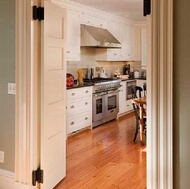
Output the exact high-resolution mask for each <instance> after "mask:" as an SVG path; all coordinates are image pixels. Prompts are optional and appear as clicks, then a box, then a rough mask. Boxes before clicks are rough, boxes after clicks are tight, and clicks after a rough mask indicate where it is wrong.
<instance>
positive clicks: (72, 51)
mask: <svg viewBox="0 0 190 189" xmlns="http://www.w3.org/2000/svg"><path fill="white" fill-rule="evenodd" d="M66 56H67V60H68V61H72V60H74V61H79V60H80V15H79V13H78V12H74V11H70V10H67V50H66Z"/></svg>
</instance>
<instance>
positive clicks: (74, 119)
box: [67, 87, 92, 134]
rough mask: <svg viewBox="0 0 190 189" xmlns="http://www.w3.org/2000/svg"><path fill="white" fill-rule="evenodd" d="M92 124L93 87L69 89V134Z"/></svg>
mask: <svg viewBox="0 0 190 189" xmlns="http://www.w3.org/2000/svg"><path fill="white" fill-rule="evenodd" d="M89 126H92V87H82V88H77V89H69V90H67V134H71V133H73V132H76V131H79V130H81V129H83V128H86V127H89Z"/></svg>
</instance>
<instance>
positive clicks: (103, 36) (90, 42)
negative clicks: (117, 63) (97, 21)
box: [81, 24, 121, 48]
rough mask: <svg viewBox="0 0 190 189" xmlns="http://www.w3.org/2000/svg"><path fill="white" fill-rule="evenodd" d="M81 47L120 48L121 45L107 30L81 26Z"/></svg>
mask: <svg viewBox="0 0 190 189" xmlns="http://www.w3.org/2000/svg"><path fill="white" fill-rule="evenodd" d="M81 47H96V48H121V43H120V42H119V41H118V40H117V39H116V38H115V37H114V36H113V35H112V34H111V33H110V32H109V31H108V30H107V29H103V28H98V27H93V26H88V25H84V24H81Z"/></svg>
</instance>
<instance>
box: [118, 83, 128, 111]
mask: <svg viewBox="0 0 190 189" xmlns="http://www.w3.org/2000/svg"><path fill="white" fill-rule="evenodd" d="M126 111H127V105H126V81H122V82H121V87H120V92H119V114H123V113H125V112H126Z"/></svg>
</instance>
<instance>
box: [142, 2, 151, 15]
mask: <svg viewBox="0 0 190 189" xmlns="http://www.w3.org/2000/svg"><path fill="white" fill-rule="evenodd" d="M143 4H144V5H143V15H144V16H147V15H150V13H151V0H144V3H143Z"/></svg>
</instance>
